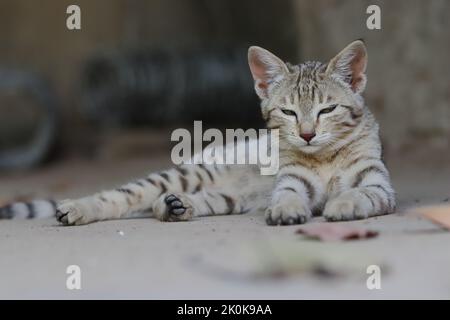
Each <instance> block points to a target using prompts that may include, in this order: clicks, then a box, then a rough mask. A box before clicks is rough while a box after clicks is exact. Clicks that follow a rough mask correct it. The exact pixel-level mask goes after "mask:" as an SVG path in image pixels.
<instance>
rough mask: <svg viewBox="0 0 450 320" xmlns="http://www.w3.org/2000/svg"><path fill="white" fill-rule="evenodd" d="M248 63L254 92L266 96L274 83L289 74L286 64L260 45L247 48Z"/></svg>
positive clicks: (262, 96) (262, 97) (277, 82)
mask: <svg viewBox="0 0 450 320" xmlns="http://www.w3.org/2000/svg"><path fill="white" fill-rule="evenodd" d="M248 64H249V66H250V71H251V72H252V76H253V80H255V91H256V94H257V95H258V96H259V97H260V98H261V99H265V98H268V96H269V93H270V91H271V89H272V87H273V86H274V85H277V84H279V83H280V82H281V81H282V80H283V79H285V78H286V77H287V75H288V74H289V70H288V68H287V66H286V64H285V63H284V62H283V61H282V60H281V59H280V58H278V57H277V56H275V55H274V54H272V53H270V52H269V51H267V50H266V49H263V48H261V47H256V46H253V47H250V48H249V49H248Z"/></svg>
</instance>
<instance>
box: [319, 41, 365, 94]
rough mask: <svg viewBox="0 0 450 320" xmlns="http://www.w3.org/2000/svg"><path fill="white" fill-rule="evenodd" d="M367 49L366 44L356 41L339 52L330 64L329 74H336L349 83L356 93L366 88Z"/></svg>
mask: <svg viewBox="0 0 450 320" xmlns="http://www.w3.org/2000/svg"><path fill="white" fill-rule="evenodd" d="M366 67H367V49H366V46H365V45H364V42H363V41H361V40H356V41H353V42H352V43H350V44H349V45H348V46H347V47H345V49H344V50H342V51H341V52H339V54H338V55H337V56H335V57H334V58H333V59H331V61H330V62H329V64H328V67H327V71H326V72H327V73H328V74H335V75H337V76H338V77H340V78H341V79H342V80H343V81H345V82H346V83H348V84H349V85H350V87H351V89H352V90H353V92H355V93H361V92H363V91H364V88H365V87H366V82H367V77H366V74H365V72H366Z"/></svg>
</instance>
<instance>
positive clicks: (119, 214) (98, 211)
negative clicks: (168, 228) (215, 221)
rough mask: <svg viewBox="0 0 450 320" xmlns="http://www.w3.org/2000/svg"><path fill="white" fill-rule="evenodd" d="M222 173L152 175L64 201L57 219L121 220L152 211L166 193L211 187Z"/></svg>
mask: <svg viewBox="0 0 450 320" xmlns="http://www.w3.org/2000/svg"><path fill="white" fill-rule="evenodd" d="M220 174H221V171H220V169H217V168H215V167H213V166H203V165H186V166H181V167H177V168H175V169H171V170H167V171H164V172H161V173H154V174H150V175H149V176H148V177H146V178H143V179H140V180H137V181H135V182H131V183H128V184H126V185H124V186H121V187H120V188H117V189H114V190H109V191H103V192H100V193H97V194H95V195H92V196H88V197H85V198H81V199H77V200H65V201H62V202H60V203H59V204H58V205H57V212H56V217H57V219H58V221H60V222H61V223H63V224H65V225H82V224H87V223H91V222H94V221H99V220H110V219H120V218H123V217H127V216H128V215H130V214H132V213H134V212H140V211H146V210H149V209H151V208H152V206H153V204H154V202H155V201H156V200H157V199H158V198H159V197H160V196H162V195H164V194H167V193H174V192H182V193H183V192H194V191H198V190H200V189H202V188H203V187H205V186H211V185H213V184H214V183H215V181H216V180H217V179H218V175H220Z"/></svg>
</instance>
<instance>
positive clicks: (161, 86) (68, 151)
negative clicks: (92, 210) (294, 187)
mask: <svg viewBox="0 0 450 320" xmlns="http://www.w3.org/2000/svg"><path fill="white" fill-rule="evenodd" d="M71 4H77V5H79V6H80V8H81V26H82V29H81V30H73V31H71V30H68V29H67V28H66V19H67V17H68V14H66V9H67V7H68V6H69V5H71ZM370 4H378V5H379V6H380V7H381V26H382V29H381V30H368V29H367V27H366V19H367V17H368V14H366V8H367V7H368V6H369V5H370ZM448 12H450V2H449V1H446V0H432V1H421V0H396V1H375V0H372V1H359V0H358V1H357V0H316V1H308V0H282V1H268V0H245V1H226V0H223V1H219V0H215V1H211V0H183V1H179V0H149V1H144V0H77V1H66V0H40V1H39V4H38V3H37V2H31V1H30V0H0V40H1V41H0V170H2V171H0V175H10V174H13V173H14V172H18V171H19V172H20V171H21V170H23V169H29V168H40V167H48V166H52V165H55V164H58V163H60V162H62V161H64V160H66V159H68V158H81V159H87V160H93V159H108V160H113V159H115V158H124V157H125V158H126V157H142V156H144V157H147V156H149V157H151V156H154V155H155V152H156V150H159V151H163V150H166V151H167V150H169V147H170V132H171V130H172V129H173V128H175V127H180V126H183V127H186V128H188V129H190V128H191V127H192V125H193V120H203V122H204V126H205V127H207V126H214V127H229V128H238V127H241V128H248V127H262V126H263V124H262V122H261V119H260V112H259V106H258V101H257V99H256V95H255V94H254V92H253V84H252V80H251V76H250V73H249V70H248V66H247V61H246V58H247V54H246V51H247V48H248V46H249V45H259V46H262V47H265V48H267V49H269V50H271V51H272V52H274V53H275V54H277V55H278V56H279V57H281V58H282V59H284V60H286V61H290V62H293V63H298V62H301V61H305V60H321V61H327V60H328V59H330V58H331V57H332V56H333V55H335V54H336V53H337V52H339V51H340V50H341V49H342V48H343V47H344V46H346V45H347V44H348V43H349V42H351V41H352V40H354V39H358V38H363V39H364V40H365V41H366V43H367V46H368V51H369V67H368V86H367V89H366V92H365V97H366V100H367V104H368V106H369V107H370V109H371V110H372V111H373V112H374V113H375V115H376V117H377V119H378V120H379V122H380V124H381V134H382V139H383V140H384V144H385V149H386V154H387V158H388V161H389V160H390V159H394V160H398V161H400V162H402V161H407V162H413V161H414V162H417V163H421V162H424V163H429V162H430V161H437V162H442V163H445V164H448V162H447V160H448V159H450V157H449V156H448V153H449V152H448V150H449V142H450V106H449V102H450V81H449V80H450V76H449V71H450V70H449V69H450V68H449V66H448V63H447V59H448V57H449V56H450V45H449V43H448V41H447V39H449V38H450V22H449V19H448ZM430 152H433V154H439V157H430ZM394 160H391V161H394Z"/></svg>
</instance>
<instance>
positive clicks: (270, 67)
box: [0, 41, 395, 225]
mask: <svg viewBox="0 0 450 320" xmlns="http://www.w3.org/2000/svg"><path fill="white" fill-rule="evenodd" d="M249 64H250V69H251V72H252V75H253V78H254V80H255V90H256V93H257V94H258V96H259V97H260V98H261V109H262V115H263V118H264V119H265V120H266V122H267V126H268V127H269V128H277V129H279V130H280V159H279V165H280V170H279V172H278V174H277V175H276V176H262V175H260V173H259V167H258V165H183V166H179V167H175V168H173V169H169V170H167V171H163V172H159V173H152V174H150V175H148V176H146V177H143V178H142V179H139V180H137V181H134V182H130V183H128V184H125V185H123V186H121V187H119V188H116V189H112V190H109V191H102V192H100V193H98V194H95V195H90V196H87V197H85V198H81V199H76V200H65V201H62V202H60V203H58V205H57V212H56V216H57V219H58V220H59V221H60V222H61V223H63V224H66V225H81V224H86V223H91V222H94V221H99V220H108V219H120V218H124V217H129V216H130V215H133V214H135V213H142V212H148V213H149V215H151V216H153V217H156V218H158V219H160V220H161V221H185V220H190V219H192V218H193V217H198V216H209V215H221V214H242V213H245V212H248V211H251V210H260V209H262V210H265V211H266V221H267V223H268V224H296V223H305V222H306V221H308V219H310V217H311V216H312V215H315V214H322V215H323V216H324V217H325V218H326V219H327V220H329V221H339V220H351V219H361V218H367V217H370V216H374V215H380V214H387V213H391V212H393V211H394V208H395V194H394V191H393V189H392V187H391V183H390V179H389V173H388V171H387V169H386V167H385V165H384V164H383V162H382V160H381V144H380V140H379V137H378V125H377V123H376V121H375V119H374V117H373V116H372V114H371V113H370V111H369V109H368V108H367V107H366V106H365V104H364V100H363V98H362V96H361V93H362V91H363V90H364V87H365V84H366V76H365V68H366V64H367V52H366V49H365V46H364V44H363V43H362V42H361V41H355V42H353V43H351V44H350V45H349V46H347V47H346V48H345V49H344V50H343V51H342V52H341V53H339V54H338V55H337V56H336V57H335V58H333V59H332V60H331V61H330V62H329V63H328V64H323V63H320V62H307V63H304V64H300V65H290V64H286V63H284V62H282V61H281V60H280V59H279V58H277V57H276V56H274V55H273V54H271V53H270V52H268V51H267V50H264V49H262V48H259V47H251V48H250V49H249ZM305 134H309V135H310V136H311V135H314V136H313V138H312V139H311V140H310V141H309V142H308V141H307V140H305V139H304V138H302V137H304V136H305ZM256 142H257V141H254V140H253V141H250V142H249V143H256ZM240 143H242V142H240ZM26 208H28V207H27V206H26V205H24V204H13V205H11V206H8V207H7V208H3V209H1V211H0V217H2V218H14V217H19V216H20V217H22V218H30V217H32V215H31V214H30V212H31V211H30V212H28V213H27V212H26ZM32 211H33V212H34V213H35V216H41V215H40V214H39V213H37V212H38V211H37V210H36V209H34V210H32ZM19 212H21V214H18V213H19ZM47 216H48V215H47Z"/></svg>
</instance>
